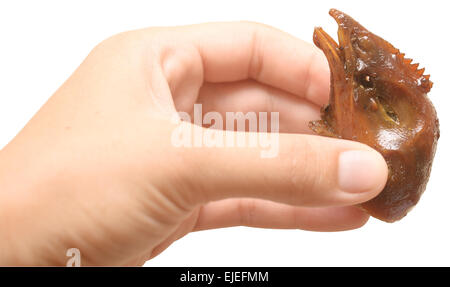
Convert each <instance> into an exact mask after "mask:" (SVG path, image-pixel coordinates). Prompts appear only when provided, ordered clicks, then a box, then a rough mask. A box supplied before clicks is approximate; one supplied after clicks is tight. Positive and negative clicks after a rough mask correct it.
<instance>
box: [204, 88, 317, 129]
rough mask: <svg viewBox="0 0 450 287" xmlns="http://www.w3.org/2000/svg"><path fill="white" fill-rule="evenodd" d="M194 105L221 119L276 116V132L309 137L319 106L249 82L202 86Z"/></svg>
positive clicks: (278, 90)
mask: <svg viewBox="0 0 450 287" xmlns="http://www.w3.org/2000/svg"><path fill="white" fill-rule="evenodd" d="M197 103H200V104H202V111H203V113H204V114H206V113H208V112H210V111H213V112H214V111H215V112H219V113H221V114H222V116H223V117H225V115H226V113H227V112H231V111H236V112H243V113H247V112H266V113H268V120H269V121H270V113H272V112H278V113H279V121H280V125H279V131H280V132H289V133H309V134H311V133H312V131H311V129H310V128H309V127H308V122H309V121H311V120H316V119H319V118H320V108H319V106H317V105H315V104H312V103H310V102H309V101H307V100H305V99H302V98H299V97H296V96H294V95H292V94H290V93H287V92H284V91H282V90H280V89H275V88H272V87H270V86H267V85H264V84H260V83H258V82H256V81H253V80H245V81H239V82H234V83H218V84H211V83H206V84H205V85H204V86H203V87H202V89H201V90H200V95H199V98H198V99H197Z"/></svg>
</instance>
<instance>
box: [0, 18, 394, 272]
mask: <svg viewBox="0 0 450 287" xmlns="http://www.w3.org/2000/svg"><path fill="white" fill-rule="evenodd" d="M328 94H329V71H328V65H327V61H326V59H325V57H324V56H323V54H322V53H321V52H320V50H318V49H317V48H314V47H313V46H312V45H310V44H307V43H305V42H303V41H301V40H298V39H296V38H294V37H292V36H290V35H288V34H285V33H283V32H281V31H278V30H276V29H274V28H271V27H268V26H264V25H261V24H256V23H245V22H239V23H214V24H202V25H194V26H186V27H175V28H149V29H143V30H137V31H132V32H126V33H121V34H118V35H115V36H113V37H111V38H109V39H107V40H105V41H103V42H102V43H100V44H99V45H98V46H97V47H95V48H94V49H93V50H92V52H91V53H90V54H89V55H88V57H87V58H86V59H85V61H84V62H83V63H82V64H81V65H80V66H79V67H78V69H77V70H76V71H75V72H74V73H73V75H72V76H71V77H70V78H69V79H68V80H67V81H66V82H65V83H64V84H63V85H62V86H61V87H60V88H59V89H58V90H57V91H56V92H55V94H54V95H53V96H52V97H51V98H50V99H49V101H48V102H47V103H46V104H45V105H44V106H43V107H42V108H41V109H40V111H39V112H38V113H37V114H36V115H35V116H34V117H33V118H32V120H31V121H30V122H29V123H28V124H27V125H26V126H25V127H24V129H23V130H22V131H21V132H20V133H19V134H18V135H17V136H16V137H15V138H14V139H13V141H11V142H10V143H9V144H8V145H7V146H6V147H4V148H3V149H2V150H1V151H0V226H1V230H2V236H1V237H0V246H1V250H2V253H0V264H2V265H65V264H66V261H67V259H68V258H67V257H66V250H67V249H68V248H73V247H75V248H78V249H79V250H80V252H81V256H82V265H141V264H143V263H144V262H145V261H146V260H148V259H150V258H152V257H154V256H156V255H158V254H159V253H161V252H162V251H163V250H164V249H166V248H167V247H168V246H169V245H170V244H171V243H172V242H174V241H175V240H177V239H179V238H181V237H183V236H184V235H186V234H187V233H189V232H192V231H198V230H206V229H213V228H221V227H230V226H238V225H244V226H253V227H263V228H295V229H305V230H315V231H341V230H348V229H354V228H358V227H361V226H362V225H364V223H365V222H366V221H367V219H368V215H367V214H365V213H364V212H363V211H361V210H360V209H358V208H356V207H354V206H352V205H355V204H358V203H361V202H364V201H367V200H369V199H371V198H373V197H375V196H376V195H377V194H378V193H379V192H380V191H381V190H382V189H383V187H384V184H385V182H386V178H387V166H386V163H385V162H384V160H383V158H382V157H381V155H380V154H379V153H378V152H376V151H374V150H373V149H371V148H370V147H368V146H366V145H364V144H361V143H358V142H352V141H347V140H341V139H333V138H326V137H319V136H316V135H311V131H310V130H309V128H308V122H309V121H310V120H315V119H318V118H319V117H320V112H319V110H320V107H321V106H322V105H324V104H326V103H327V102H328ZM196 102H197V103H202V104H203V111H204V113H206V112H208V111H218V112H220V113H222V114H223V115H225V112H227V111H243V112H247V111H256V112H261V111H265V112H271V111H278V112H279V113H280V132H281V134H280V150H279V154H278V156H277V157H275V158H272V159H262V158H261V157H260V148H259V147H240V148H231V147H224V148H207V147H202V148H177V147H175V146H174V145H172V144H171V141H170V139H171V134H172V132H173V130H174V129H175V128H177V127H179V126H180V125H181V127H182V128H186V129H188V128H191V127H192V124H190V123H186V122H184V123H176V122H174V121H173V120H172V119H173V114H174V112H175V111H177V110H178V111H184V112H188V113H192V110H193V104H194V103H196ZM195 128H197V129H202V127H198V126H196V127H195ZM217 132H220V133H221V132H223V131H217ZM348 151H359V152H360V153H361V154H363V155H365V156H363V157H361V158H362V159H366V161H365V162H364V161H361V160H360V161H359V162H360V164H359V165H355V164H354V165H353V168H355V180H354V181H353V182H351V183H350V185H349V184H348V183H347V185H344V186H345V188H344V189H345V190H344V189H343V188H342V184H341V177H340V173H339V170H338V169H339V167H340V159H341V158H342V157H341V155H342V154H343V152H348ZM358 154H359V153H358ZM355 162H356V163H358V160H356V161H353V163H355ZM363 165H364V169H365V170H369V171H371V172H369V175H365V174H363V173H362V172H359V173H358V170H361V166H363ZM347 189H351V192H349V191H348V190H347Z"/></svg>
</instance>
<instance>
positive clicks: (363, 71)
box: [310, 9, 439, 222]
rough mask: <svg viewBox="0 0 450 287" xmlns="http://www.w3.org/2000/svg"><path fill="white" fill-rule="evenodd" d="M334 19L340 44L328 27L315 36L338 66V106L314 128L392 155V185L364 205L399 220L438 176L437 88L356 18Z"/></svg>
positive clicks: (334, 89) (334, 97) (334, 84)
mask: <svg viewBox="0 0 450 287" xmlns="http://www.w3.org/2000/svg"><path fill="white" fill-rule="evenodd" d="M330 15H331V16H332V17H333V18H334V19H335V20H336V22H337V23H338V25H339V29H338V39H339V45H338V44H337V43H336V42H335V41H334V40H333V39H332V38H331V37H330V36H329V35H328V34H327V33H325V32H324V31H323V30H322V28H316V29H315V30H314V43H315V44H316V46H317V47H319V48H320V49H321V50H322V51H323V52H324V54H325V56H326V57H327V60H328V63H329V66H330V72H331V87H330V89H331V90H330V102H329V105H327V106H326V107H324V108H322V114H321V118H322V119H321V120H319V121H315V122H311V123H310V127H311V129H312V130H313V131H315V132H316V133H318V134H319V135H324V136H333V137H337V138H342V139H349V140H355V141H359V142H362V143H365V144H367V145H369V146H371V147H373V148H374V149H376V150H377V151H379V152H380V153H381V154H382V155H383V156H384V159H385V160H386V162H387V164H388V167H389V176H388V181H387V184H386V186H385V188H384V189H383V191H382V192H381V193H380V194H379V195H378V196H377V197H375V198H374V199H372V200H370V201H368V202H365V203H363V204H361V207H362V208H363V209H364V210H366V211H367V212H368V213H369V214H370V215H372V216H374V217H376V218H378V219H381V220H383V221H386V222H394V221H396V220H399V219H401V218H403V217H404V216H405V215H406V214H407V212H408V211H409V210H410V209H411V208H412V207H413V206H414V205H416V203H417V202H418V200H419V198H420V196H421V195H422V193H423V192H424V190H425V187H426V184H427V182H428V177H429V176H430V171H431V164H432V161H433V157H434V153H435V150H436V144H437V140H438V138H439V123H438V119H437V116H436V111H435V109H434V107H433V105H432V103H431V102H430V100H429V99H428V97H427V93H428V92H429V91H430V89H431V87H432V82H431V81H430V80H429V78H430V76H429V75H423V71H424V69H420V70H417V66H418V64H411V60H410V59H406V58H404V54H402V53H400V52H399V50H398V49H396V48H394V47H393V46H392V45H391V44H389V43H388V42H386V41H385V40H383V39H382V38H380V37H378V36H376V35H374V34H372V33H370V32H369V31H368V30H367V29H365V28H364V27H363V26H361V25H360V24H359V23H358V22H356V21H355V20H353V19H352V18H351V17H349V16H348V15H346V14H344V13H342V12H340V11H338V10H335V9H331V10H330Z"/></svg>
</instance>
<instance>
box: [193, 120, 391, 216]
mask: <svg viewBox="0 0 450 287" xmlns="http://www.w3.org/2000/svg"><path fill="white" fill-rule="evenodd" d="M189 126H190V127H191V128H193V129H194V130H195V129H197V130H196V132H197V136H198V135H200V134H201V133H200V132H202V133H203V138H205V133H209V134H208V136H209V138H210V139H211V138H212V137H211V135H214V137H216V140H215V145H213V144H211V143H206V146H205V144H204V145H202V146H201V147H196V148H195V147H194V148H191V149H188V151H187V153H188V156H187V158H188V160H186V161H185V162H186V163H187V164H188V165H190V166H189V167H188V169H190V172H189V181H190V182H189V185H188V186H190V187H191V188H190V189H191V192H192V193H194V194H193V197H194V198H198V201H199V202H208V201H215V200H220V199H225V198H231V197H252V198H261V199H268V200H272V201H277V202H282V203H287V204H291V205H300V206H311V207H313V206H339V205H353V204H357V203H361V202H364V201H367V200H369V199H371V198H373V197H375V196H376V195H377V194H378V193H379V192H381V190H382V189H383V187H384V185H385V183H386V180H387V175H388V169H387V165H386V162H385V161H384V159H383V157H382V156H381V155H380V154H379V153H378V152H377V151H375V150H373V149H372V148H370V147H369V146H367V145H364V144H361V143H358V142H354V141H348V140H341V139H334V138H326V137H320V136H314V135H303V134H276V133H273V134H262V133H242V132H232V131H221V130H220V131H219V130H213V131H212V130H211V129H208V130H207V129H204V128H200V127H198V126H193V125H189ZM262 135H264V136H266V137H268V138H271V137H272V138H271V141H270V142H271V143H272V144H273V145H274V146H272V147H270V148H271V149H273V150H272V157H267V151H268V146H267V144H266V145H265V146H263V145H262V144H261V141H260V142H259V144H257V145H255V144H253V145H252V144H250V143H252V140H253V143H254V140H255V137H256V139H259V138H261V136H262ZM239 137H241V140H242V139H244V140H245V144H244V145H242V144H241V146H237V142H238V141H239ZM252 137H253V138H252ZM230 138H233V139H234V142H233V141H232V140H230ZM221 140H222V141H221ZM220 143H222V144H220ZM233 143H234V144H233ZM241 143H242V142H241ZM210 146H213V147H210ZM264 152H266V154H265V153H264Z"/></svg>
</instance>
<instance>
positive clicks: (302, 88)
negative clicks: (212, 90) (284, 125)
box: [175, 22, 329, 105]
mask: <svg viewBox="0 0 450 287" xmlns="http://www.w3.org/2000/svg"><path fill="white" fill-rule="evenodd" d="M176 33H177V36H176V37H175V38H177V43H179V45H183V44H186V43H190V44H194V46H195V47H196V48H197V50H198V53H199V55H200V57H201V61H195V63H196V65H202V68H203V77H204V80H205V81H207V82H214V83H217V82H231V81H239V80H245V79H249V78H250V79H254V80H256V81H258V82H261V83H264V84H267V85H270V86H273V87H276V88H279V89H282V90H284V91H286V92H289V93H291V94H294V95H296V96H299V97H303V98H305V99H307V100H309V101H311V102H313V103H316V104H318V105H323V104H325V103H326V102H327V99H328V93H329V69H328V64H327V61H326V58H325V56H324V55H323V54H322V52H321V51H320V50H319V49H317V48H315V47H314V46H313V45H312V44H309V43H306V42H304V41H302V40H299V39H296V38H294V37H293V36H291V35H289V34H287V33H284V32H282V31H279V30H277V29H274V28H272V27H269V26H265V25H262V24H257V23H248V22H232V23H210V24H201V25H193V26H186V27H180V28H177V29H176ZM184 46H186V45H184ZM196 56H197V55H193V56H192V57H191V58H195V57H196ZM190 69H191V70H193V71H197V69H195V68H192V67H190ZM180 74H182V73H180Z"/></svg>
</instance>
